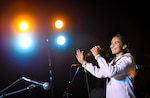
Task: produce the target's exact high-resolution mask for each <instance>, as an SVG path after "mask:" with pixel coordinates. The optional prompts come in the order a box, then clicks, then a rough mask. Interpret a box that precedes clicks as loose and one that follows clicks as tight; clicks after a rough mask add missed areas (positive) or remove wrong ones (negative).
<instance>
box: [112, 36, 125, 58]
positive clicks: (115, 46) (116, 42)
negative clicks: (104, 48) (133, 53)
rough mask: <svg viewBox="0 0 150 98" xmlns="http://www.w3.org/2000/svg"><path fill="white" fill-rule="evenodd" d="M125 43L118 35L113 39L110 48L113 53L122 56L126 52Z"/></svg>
mask: <svg viewBox="0 0 150 98" xmlns="http://www.w3.org/2000/svg"><path fill="white" fill-rule="evenodd" d="M123 48H124V45H123V43H122V41H121V39H120V38H119V37H117V36H114V37H113V38H112V40H111V45H110V49H111V52H112V54H115V55H116V56H121V55H123V53H124V50H123Z"/></svg>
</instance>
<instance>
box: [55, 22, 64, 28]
mask: <svg viewBox="0 0 150 98" xmlns="http://www.w3.org/2000/svg"><path fill="white" fill-rule="evenodd" d="M55 27H56V28H57V29H61V28H62V27H63V21H62V20H57V21H56V22H55Z"/></svg>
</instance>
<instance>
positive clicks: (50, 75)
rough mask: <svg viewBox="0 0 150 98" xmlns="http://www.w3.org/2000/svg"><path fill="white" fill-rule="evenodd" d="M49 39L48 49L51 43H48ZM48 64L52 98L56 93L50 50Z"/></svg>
mask: <svg viewBox="0 0 150 98" xmlns="http://www.w3.org/2000/svg"><path fill="white" fill-rule="evenodd" d="M48 41H49V40H48V39H47V46H48V48H49V43H48ZM48 63H49V67H50V68H49V81H50V87H51V97H53V96H54V93H53V83H52V81H53V75H52V69H51V67H52V65H51V59H50V50H49V49H48Z"/></svg>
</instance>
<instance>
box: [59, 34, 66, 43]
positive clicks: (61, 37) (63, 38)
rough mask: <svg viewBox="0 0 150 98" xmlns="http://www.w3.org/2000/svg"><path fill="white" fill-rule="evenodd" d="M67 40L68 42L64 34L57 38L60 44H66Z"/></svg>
mask: <svg viewBox="0 0 150 98" xmlns="http://www.w3.org/2000/svg"><path fill="white" fill-rule="evenodd" d="M65 42H66V39H65V37H64V36H62V35H61V36H58V38H57V44H58V45H64V44H65Z"/></svg>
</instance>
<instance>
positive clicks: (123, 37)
mask: <svg viewBox="0 0 150 98" xmlns="http://www.w3.org/2000/svg"><path fill="white" fill-rule="evenodd" d="M113 37H118V38H120V40H121V41H122V43H123V45H127V47H126V48H125V52H129V40H128V39H127V37H126V36H123V34H120V33H119V34H116V35H114V36H113Z"/></svg>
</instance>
